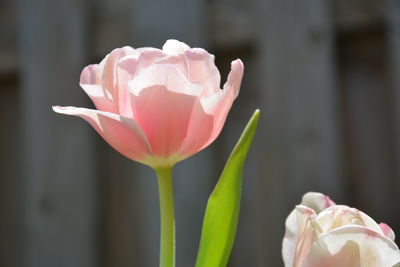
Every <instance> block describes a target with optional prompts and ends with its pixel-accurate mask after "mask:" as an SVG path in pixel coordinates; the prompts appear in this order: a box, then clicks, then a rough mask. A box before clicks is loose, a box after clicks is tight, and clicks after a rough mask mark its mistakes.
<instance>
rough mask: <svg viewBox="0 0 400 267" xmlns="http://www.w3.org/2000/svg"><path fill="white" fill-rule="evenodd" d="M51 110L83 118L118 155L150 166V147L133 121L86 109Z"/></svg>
mask: <svg viewBox="0 0 400 267" xmlns="http://www.w3.org/2000/svg"><path fill="white" fill-rule="evenodd" d="M53 110H54V111H55V112H57V113H61V114H66V115H73V116H79V117H81V118H83V119H84V120H86V121H87V122H89V123H90V124H91V125H92V126H93V128H94V129H95V130H96V131H97V132H98V133H99V134H100V135H101V136H102V137H103V139H104V140H105V141H107V143H109V144H110V145H111V146H112V147H113V148H114V149H115V150H117V151H118V152H119V153H121V154H122V155H124V156H126V157H127V158H130V159H133V160H136V161H138V162H142V163H144V164H147V165H151V163H152V159H151V158H149V157H150V155H151V149H150V145H149V143H148V141H147V139H146V136H145V135H144V133H143V131H142V130H141V129H140V127H139V126H138V125H137V124H136V123H135V121H133V120H131V119H128V118H124V117H122V116H119V115H117V114H114V113H109V112H103V111H98V110H93V109H86V108H76V107H60V106H55V107H53Z"/></svg>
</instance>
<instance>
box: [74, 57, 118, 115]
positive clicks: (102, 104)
mask: <svg viewBox="0 0 400 267" xmlns="http://www.w3.org/2000/svg"><path fill="white" fill-rule="evenodd" d="M101 73H102V70H101V69H100V68H99V65H97V64H96V65H89V66H87V67H85V68H84V69H83V71H82V73H81V79H80V86H81V87H82V89H83V90H84V91H85V93H86V94H87V95H88V96H89V97H90V99H91V100H92V102H93V104H94V105H95V106H96V108H97V109H98V110H101V111H107V112H113V110H114V104H113V102H112V100H110V98H111V97H110V96H109V97H107V96H105V95H104V90H103V88H102V86H101Z"/></svg>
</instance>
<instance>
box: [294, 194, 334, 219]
mask: <svg viewBox="0 0 400 267" xmlns="http://www.w3.org/2000/svg"><path fill="white" fill-rule="evenodd" d="M301 205H304V206H306V207H309V208H310V209H313V210H314V211H315V213H317V214H318V213H320V212H321V211H323V210H325V209H327V208H329V207H331V206H333V205H335V202H333V201H332V200H331V199H330V198H329V197H328V196H326V195H324V194H321V193H317V192H308V193H307V194H305V195H304V196H303V198H302V201H301Z"/></svg>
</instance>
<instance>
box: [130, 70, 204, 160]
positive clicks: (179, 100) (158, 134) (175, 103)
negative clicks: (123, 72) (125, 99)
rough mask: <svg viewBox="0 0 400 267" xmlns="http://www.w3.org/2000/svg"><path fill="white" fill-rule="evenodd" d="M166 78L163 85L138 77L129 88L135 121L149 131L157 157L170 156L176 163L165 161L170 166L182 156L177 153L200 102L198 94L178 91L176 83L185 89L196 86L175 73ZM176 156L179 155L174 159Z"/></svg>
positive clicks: (189, 90)
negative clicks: (195, 106)
mask: <svg viewBox="0 0 400 267" xmlns="http://www.w3.org/2000/svg"><path fill="white" fill-rule="evenodd" d="M158 78H160V77H158ZM166 78H167V80H164V81H162V80H160V84H151V83H149V82H150V81H146V80H145V79H144V80H141V79H135V80H134V81H132V82H131V83H130V88H131V101H132V106H133V113H134V116H135V120H136V121H137V123H138V124H139V125H140V127H141V128H142V129H143V131H144V132H145V133H146V136H147V138H148V140H149V143H150V144H151V147H152V151H153V153H154V156H155V157H158V158H165V157H170V158H171V159H172V161H175V162H168V163H166V164H170V165H171V164H175V163H176V162H177V161H179V160H182V159H183V158H181V157H180V155H178V153H179V150H180V147H181V144H182V142H183V140H184V138H185V137H186V133H187V130H188V126H189V122H190V119H191V113H192V110H193V107H194V105H195V103H196V101H197V96H196V95H192V94H185V93H183V92H182V93H181V92H177V91H176V89H178V88H175V87H174V86H175V85H180V86H183V87H185V88H179V89H181V90H183V89H186V90H184V91H188V92H193V91H196V90H197V89H196V88H195V86H194V85H191V84H189V83H186V84H184V83H180V82H179V80H177V79H179V78H178V77H177V76H176V75H175V76H174V75H172V74H171V75H167V76H166ZM142 86H147V87H142ZM170 88H172V89H170ZM173 155H175V156H176V158H175V159H174V156H173Z"/></svg>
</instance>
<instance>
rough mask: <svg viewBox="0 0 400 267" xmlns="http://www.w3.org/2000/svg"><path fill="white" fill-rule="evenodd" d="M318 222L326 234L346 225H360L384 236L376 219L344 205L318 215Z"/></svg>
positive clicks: (333, 207)
mask: <svg viewBox="0 0 400 267" xmlns="http://www.w3.org/2000/svg"><path fill="white" fill-rule="evenodd" d="M317 221H318V222H319V224H320V225H322V227H323V230H324V232H328V231H331V230H333V229H335V228H337V227H339V226H344V225H360V226H366V227H368V228H369V229H371V230H374V231H376V232H377V233H379V234H383V232H382V230H381V228H380V227H379V225H378V224H377V223H376V222H375V221H374V219H372V218H371V217H369V216H368V215H367V214H365V213H364V212H362V211H360V210H357V209H355V208H350V207H348V206H344V205H335V206H332V207H329V208H327V209H325V210H324V211H322V212H321V213H319V214H318V217H317Z"/></svg>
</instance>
